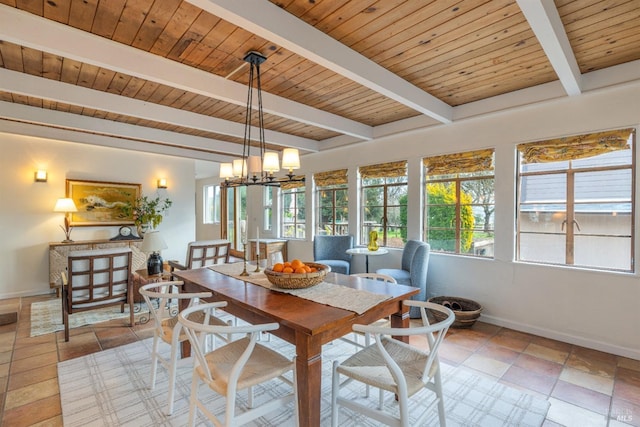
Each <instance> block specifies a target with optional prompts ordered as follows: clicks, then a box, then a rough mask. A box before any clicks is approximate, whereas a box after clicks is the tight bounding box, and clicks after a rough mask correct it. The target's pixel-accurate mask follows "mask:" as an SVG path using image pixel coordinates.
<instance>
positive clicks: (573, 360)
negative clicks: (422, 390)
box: [0, 296, 640, 427]
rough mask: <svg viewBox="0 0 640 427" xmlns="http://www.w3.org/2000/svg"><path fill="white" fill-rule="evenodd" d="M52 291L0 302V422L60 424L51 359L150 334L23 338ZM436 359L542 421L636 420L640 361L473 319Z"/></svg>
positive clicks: (85, 332) (112, 326)
mask: <svg viewBox="0 0 640 427" xmlns="http://www.w3.org/2000/svg"><path fill="white" fill-rule="evenodd" d="M48 298H52V297H48V296H42V297H29V298H16V299H10V300H2V301H0V309H2V308H3V307H16V308H17V309H18V310H19V320H18V323H14V324H10V325H4V326H0V413H1V419H0V425H1V426H5V427H13V426H61V425H62V414H61V408H60V395H59V389H58V379H57V367H56V364H57V362H59V361H62V360H67V359H71V358H74V357H79V356H83V355H86V354H89V353H93V352H97V351H100V350H104V349H107V348H112V347H115V346H119V345H123V344H128V343H130V342H133V341H136V340H140V339H145V338H148V337H150V336H152V334H153V332H152V330H151V329H150V327H149V325H148V324H147V325H142V326H134V327H133V328H129V327H127V326H126V322H124V321H123V320H115V321H112V322H107V323H103V324H99V325H93V326H87V327H83V328H77V329H72V330H71V339H70V341H69V342H64V334H63V332H58V333H56V334H48V335H42V336H39V337H33V338H30V337H29V335H30V305H31V303H32V302H34V301H40V300H43V299H48ZM440 354H441V359H442V360H443V361H446V362H447V363H450V364H455V365H459V364H463V365H465V366H467V367H469V368H473V369H475V370H477V371H478V372H479V373H481V374H484V375H489V376H492V377H495V378H499V379H500V381H501V382H503V383H504V384H507V385H509V386H511V387H516V388H519V389H522V390H525V391H527V392H528V393H531V394H534V395H537V396H541V397H543V398H546V399H548V400H549V401H550V402H551V408H550V409H549V413H548V414H547V419H546V421H545V423H544V426H579V427H584V426H612V427H616V426H626V425H632V426H640V361H637V360H632V359H628V358H624V357H619V356H614V355H611V354H607V353H602V352H599V351H595V350H590V349H587V348H583V347H578V346H574V345H571V344H567V343H563V342H559V341H554V340H550V339H546V338H541V337H538V336H534V335H530V334H526V333H522V332H517V331H514V330H510V329H506V328H501V327H498V326H494V325H490V324H487V323H482V322H478V323H476V324H475V325H474V326H473V328H471V329H450V332H449V334H448V335H447V337H446V339H445V342H444V343H443V347H442V350H441V353H440Z"/></svg>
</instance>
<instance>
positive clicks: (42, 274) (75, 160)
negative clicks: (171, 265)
mask: <svg viewBox="0 0 640 427" xmlns="http://www.w3.org/2000/svg"><path fill="white" fill-rule="evenodd" d="M0 151H1V152H2V155H1V156H0V189H1V190H0V201H1V203H0V231H1V236H2V237H1V240H0V273H1V274H0V277H2V280H1V281H0V298H9V297H15V296H24V295H34V294H41V293H48V292H50V290H49V261H48V248H49V246H48V243H49V242H59V241H62V240H63V239H64V233H63V231H62V230H61V229H60V227H59V225H61V224H62V223H63V218H64V215H63V214H60V213H54V212H53V206H54V205H55V202H56V200H57V199H58V198H59V197H64V196H65V179H67V178H68V179H80V180H95V181H110V182H127V183H139V184H142V191H143V194H145V195H154V194H155V193H156V191H159V192H160V193H159V194H161V195H166V196H167V197H169V198H170V199H171V200H172V201H173V206H172V207H171V208H170V210H169V211H168V213H167V215H166V216H165V218H164V221H163V222H162V224H160V226H159V227H158V229H159V230H160V231H161V232H162V234H163V236H164V238H165V240H166V242H167V245H168V246H169V247H168V249H166V250H164V251H163V252H162V256H163V258H164V259H165V260H167V259H178V260H181V261H184V257H185V253H186V247H187V244H188V242H190V241H191V240H194V238H195V213H194V193H195V179H194V176H195V174H194V161H193V160H188V159H182V158H174V157H170V156H161V155H154V154H144V153H139V152H133V151H123V150H120V149H115V148H107V147H98V146H90V145H85V144H78V143H71V142H62V141H57V140H46V139H42V138H32V137H25V136H19V135H13V134H7V133H2V128H1V127H0ZM40 168H43V169H46V170H47V171H48V172H49V180H48V182H46V183H36V182H34V180H33V174H34V171H35V170H36V169H40ZM160 177H165V178H167V180H168V184H169V186H168V189H167V190H157V188H156V180H157V179H158V178H160ZM118 228H119V227H74V228H73V230H72V232H71V238H72V239H73V240H76V241H78V240H93V239H110V238H111V237H114V236H115V235H116V234H117V231H118Z"/></svg>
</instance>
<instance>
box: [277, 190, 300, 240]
mask: <svg viewBox="0 0 640 427" xmlns="http://www.w3.org/2000/svg"><path fill="white" fill-rule="evenodd" d="M280 188H281V190H282V237H283V238H286V239H304V238H305V235H306V233H305V219H306V211H305V186H304V182H291V183H289V182H287V183H282V185H281V187H280Z"/></svg>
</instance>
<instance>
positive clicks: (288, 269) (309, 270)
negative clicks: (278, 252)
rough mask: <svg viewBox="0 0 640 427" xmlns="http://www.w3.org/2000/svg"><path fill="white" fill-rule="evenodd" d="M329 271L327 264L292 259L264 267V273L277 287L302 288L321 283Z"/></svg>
mask: <svg viewBox="0 0 640 427" xmlns="http://www.w3.org/2000/svg"><path fill="white" fill-rule="evenodd" d="M329 271H331V267H329V266H328V265H325V264H318V263H315V262H303V261H300V260H299V259H294V260H292V261H286V262H279V263H276V264H274V265H273V266H272V267H270V268H265V269H264V274H265V275H266V276H267V279H269V281H270V282H271V283H273V284H274V285H276V286H277V287H279V288H285V289H303V288H308V287H310V286H314V285H317V284H318V283H321V282H322V281H323V280H324V277H325V276H326V275H327V273H328V272H329Z"/></svg>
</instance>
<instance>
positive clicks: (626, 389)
mask: <svg viewBox="0 0 640 427" xmlns="http://www.w3.org/2000/svg"><path fill="white" fill-rule="evenodd" d="M613 396H614V397H615V398H617V399H624V400H626V401H628V402H631V403H633V404H636V405H640V372H638V371H633V370H631V369H625V368H619V369H618V375H617V376H616V380H615V384H614V386H613ZM639 416H640V415H639Z"/></svg>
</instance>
